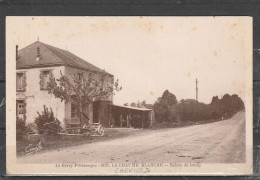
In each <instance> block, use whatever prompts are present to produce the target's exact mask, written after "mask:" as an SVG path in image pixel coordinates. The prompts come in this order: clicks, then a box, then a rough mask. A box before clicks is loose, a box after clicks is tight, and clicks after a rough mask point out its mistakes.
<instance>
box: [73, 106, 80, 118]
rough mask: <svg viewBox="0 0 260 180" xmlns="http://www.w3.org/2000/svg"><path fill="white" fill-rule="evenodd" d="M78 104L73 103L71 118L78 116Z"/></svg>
mask: <svg viewBox="0 0 260 180" xmlns="http://www.w3.org/2000/svg"><path fill="white" fill-rule="evenodd" d="M78 117H79V115H78V106H77V104H76V103H71V118H78Z"/></svg>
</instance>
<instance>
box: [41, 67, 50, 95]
mask: <svg viewBox="0 0 260 180" xmlns="http://www.w3.org/2000/svg"><path fill="white" fill-rule="evenodd" d="M50 76H51V70H42V71H41V73H40V88H41V89H42V90H46V89H47V86H48V82H49V81H50Z"/></svg>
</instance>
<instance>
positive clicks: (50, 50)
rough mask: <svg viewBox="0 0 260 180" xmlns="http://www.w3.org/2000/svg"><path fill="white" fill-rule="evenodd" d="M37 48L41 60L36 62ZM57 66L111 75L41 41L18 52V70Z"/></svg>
mask: <svg viewBox="0 0 260 180" xmlns="http://www.w3.org/2000/svg"><path fill="white" fill-rule="evenodd" d="M37 48H39V51H40V59H39V60H36V59H37ZM57 65H64V66H70V67H75V68H78V69H84V70H87V71H94V72H101V73H105V74H108V75H111V74H109V73H107V72H105V71H104V70H102V69H100V68H98V67H96V66H94V65H92V64H90V63H88V62H87V61H85V60H83V59H81V58H80V57H78V56H76V55H74V54H72V53H70V52H69V51H66V50H63V49H60V48H57V47H54V46H50V45H48V44H45V43H42V42H39V41H36V42H34V43H32V44H31V45H29V46H27V47H25V48H23V49H21V50H19V51H18V61H17V62H16V68H17V69H23V68H34V67H50V66H57Z"/></svg>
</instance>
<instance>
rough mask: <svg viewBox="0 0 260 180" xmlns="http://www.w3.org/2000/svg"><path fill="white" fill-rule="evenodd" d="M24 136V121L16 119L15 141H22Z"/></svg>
mask: <svg viewBox="0 0 260 180" xmlns="http://www.w3.org/2000/svg"><path fill="white" fill-rule="evenodd" d="M25 134H26V125H25V121H24V120H22V119H21V118H18V117H17V118H16V140H22V139H23V137H24V135H25Z"/></svg>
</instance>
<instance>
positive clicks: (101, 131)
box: [99, 127, 105, 136]
mask: <svg viewBox="0 0 260 180" xmlns="http://www.w3.org/2000/svg"><path fill="white" fill-rule="evenodd" d="M104 134H105V130H104V128H103V127H101V128H100V131H99V135H100V136H104Z"/></svg>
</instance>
